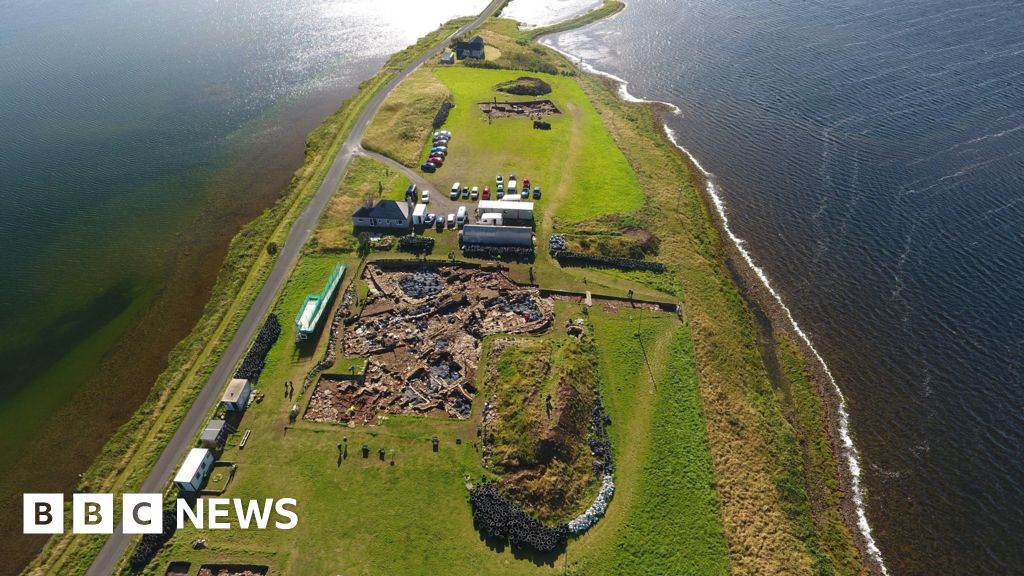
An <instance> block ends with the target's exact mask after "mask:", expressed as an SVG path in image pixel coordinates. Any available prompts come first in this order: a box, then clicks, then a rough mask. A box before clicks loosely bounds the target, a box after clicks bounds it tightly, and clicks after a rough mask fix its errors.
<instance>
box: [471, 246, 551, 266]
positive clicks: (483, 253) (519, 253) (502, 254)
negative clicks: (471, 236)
mask: <svg viewBox="0 0 1024 576" xmlns="http://www.w3.org/2000/svg"><path fill="white" fill-rule="evenodd" d="M462 255H463V256H465V257H467V258H480V259H483V260H506V261H512V262H533V258H534V254H533V248H527V247H525V246H483V245H480V244H465V245H463V246H462Z"/></svg>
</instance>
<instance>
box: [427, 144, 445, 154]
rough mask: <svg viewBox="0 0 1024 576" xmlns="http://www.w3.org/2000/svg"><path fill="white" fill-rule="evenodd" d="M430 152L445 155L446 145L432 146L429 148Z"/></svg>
mask: <svg viewBox="0 0 1024 576" xmlns="http://www.w3.org/2000/svg"><path fill="white" fill-rule="evenodd" d="M430 154H431V155H434V154H437V155H438V156H446V155H447V154H448V147H447V146H434V147H433V148H431V149H430Z"/></svg>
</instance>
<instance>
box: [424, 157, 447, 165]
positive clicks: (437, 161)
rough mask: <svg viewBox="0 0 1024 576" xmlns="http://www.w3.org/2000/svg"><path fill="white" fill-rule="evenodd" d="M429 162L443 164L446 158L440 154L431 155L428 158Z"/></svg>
mask: <svg viewBox="0 0 1024 576" xmlns="http://www.w3.org/2000/svg"><path fill="white" fill-rule="evenodd" d="M427 162H433V163H434V164H435V165H436V166H441V165H442V164H444V158H441V157H440V156H431V157H430V158H427Z"/></svg>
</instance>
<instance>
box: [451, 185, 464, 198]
mask: <svg viewBox="0 0 1024 576" xmlns="http://www.w3.org/2000/svg"><path fill="white" fill-rule="evenodd" d="M460 190H462V185H461V184H460V183H458V182H456V183H455V184H452V194H451V198H452V200H458V198H459V191H460Z"/></svg>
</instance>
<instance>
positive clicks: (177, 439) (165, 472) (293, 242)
mask: <svg viewBox="0 0 1024 576" xmlns="http://www.w3.org/2000/svg"><path fill="white" fill-rule="evenodd" d="M502 2H503V0H493V1H492V2H491V3H490V4H488V5H487V7H486V8H484V10H483V11H482V12H481V13H480V15H479V16H477V18H476V19H475V20H473V21H472V22H470V23H468V24H466V25H465V26H463V27H461V28H459V29H458V30H456V31H455V33H454V34H452V36H449V37H448V38H446V39H445V40H443V41H441V42H440V43H439V44H437V45H436V46H434V47H433V48H431V49H430V50H429V51H428V52H427V53H426V54H424V55H423V56H421V57H420V58H418V59H417V60H416V61H415V62H413V63H412V64H410V65H409V66H408V67H406V68H405V69H404V70H402V71H401V72H400V73H399V74H398V75H397V76H395V77H394V78H393V79H392V80H391V81H390V82H388V83H387V84H386V85H385V86H384V88H382V89H381V90H379V91H378V92H377V94H376V95H374V96H373V98H371V99H370V101H369V103H368V104H367V106H366V108H365V109H364V110H363V112H362V114H360V116H359V119H358V120H356V123H355V125H354V126H353V127H352V130H351V132H349V135H348V137H347V138H346V139H345V142H344V143H343V144H342V146H341V149H340V150H339V151H338V155H337V156H335V158H334V163H333V164H331V168H330V170H329V171H328V172H327V177H326V178H324V181H323V184H321V185H320V188H319V189H318V190H317V192H316V195H315V196H314V197H313V199H312V200H311V201H310V203H309V205H308V206H307V207H306V209H305V210H303V212H302V214H301V215H300V216H299V218H298V220H296V221H295V224H294V225H293V226H292V229H291V230H290V231H289V232H288V239H287V240H286V241H285V244H284V246H283V247H282V248H281V252H280V254H279V256H278V258H277V262H275V263H274V267H273V269H271V271H270V277H269V278H268V279H267V282H266V284H264V286H263V288H262V289H261V290H260V293H259V295H257V296H256V301H255V302H254V303H253V305H252V308H250V309H249V313H248V314H246V316H245V319H244V320H243V321H242V325H241V326H240V327H239V329H238V332H237V333H236V334H235V337H234V338H232V340H231V343H230V344H228V347H227V350H225V352H224V356H223V357H222V358H221V360H220V362H219V363H218V364H217V367H216V368H215V369H214V371H213V374H211V375H210V378H209V379H208V380H207V381H206V384H204V385H203V389H202V391H200V393H199V396H198V397H197V398H196V401H195V403H194V404H193V405H192V408H191V409H190V410H189V411H188V414H186V415H185V419H184V420H183V421H182V423H181V426H180V427H179V428H178V430H177V432H175V434H174V436H173V437H172V438H171V441H170V443H168V444H167V447H166V448H164V451H163V453H161V454H160V458H159V459H158V460H157V462H156V465H154V466H153V470H151V471H150V473H149V476H147V477H146V480H145V481H143V483H142V487H141V489H140V492H154V493H156V492H163V490H164V487H165V486H166V485H167V482H168V480H169V479H170V478H171V475H172V474H173V472H174V470H175V467H176V466H177V464H178V462H179V461H180V460H181V458H182V456H183V455H184V453H185V451H186V450H187V449H189V448H191V447H192V445H193V444H192V443H193V441H194V438H195V436H196V434H198V433H199V430H200V427H201V426H202V425H203V424H204V423H205V422H206V417H207V415H208V414H209V412H210V409H211V407H212V406H213V403H214V402H216V401H217V400H218V398H219V396H220V392H221V389H222V388H223V386H224V385H225V384H226V383H227V381H228V378H229V377H230V376H231V374H232V372H233V371H234V369H235V366H236V365H238V362H239V361H240V360H241V358H242V354H244V353H245V351H246V348H247V346H248V345H249V342H250V341H251V340H252V338H253V337H254V336H255V335H256V331H257V330H258V329H259V327H260V324H261V322H262V321H263V319H264V317H266V315H267V313H268V312H269V311H270V308H271V306H272V305H273V303H274V300H275V299H276V298H277V294H278V292H279V291H280V289H281V286H282V285H284V281H285V279H287V278H288V275H289V274H290V273H291V271H292V269H293V268H294V267H295V263H296V262H297V261H298V258H299V252H300V251H301V250H302V247H303V246H305V244H306V242H307V241H309V237H310V234H311V233H312V232H313V229H314V228H315V227H316V223H317V221H319V219H320V215H321V214H322V213H323V211H324V209H325V208H326V207H327V202H328V201H329V200H330V198H331V195H332V194H333V193H334V191H335V190H337V188H338V184H339V183H340V182H341V177H342V176H343V175H344V174H345V170H346V169H348V165H349V162H351V160H352V158H353V156H355V155H356V154H359V153H360V152H361V146H360V142H362V140H363V134H364V133H365V132H366V127H367V126H368V125H369V124H370V121H371V120H372V119H373V117H374V115H376V113H377V110H378V109H379V108H380V105H381V103H382V102H384V98H385V97H387V95H388V93H390V92H391V91H392V90H393V89H394V88H395V86H397V85H398V84H399V83H400V82H401V81H402V80H404V79H405V78H406V77H408V76H409V74H411V73H412V72H413V71H414V70H415V69H416V68H418V67H419V66H420V65H422V64H423V63H424V62H426V61H427V60H428V59H430V58H433V57H435V56H437V55H438V54H439V53H440V52H441V50H443V49H444V48H445V47H446V46H447V45H448V42H449V40H450V39H451V38H452V37H454V36H461V35H462V34H465V33H466V32H468V31H469V30H472V29H473V28H476V27H477V26H479V25H480V24H481V23H483V21H484V20H486V19H487V18H488V17H489V16H491V15H492V14H493V13H494V12H495V11H496V10H497V9H498V7H499V6H500V5H501V4H502ZM131 539H132V537H131V536H130V535H126V534H124V533H123V532H122V531H121V528H120V526H118V527H117V528H116V529H115V532H114V533H113V534H112V535H111V536H110V537H109V538H107V542H106V543H105V544H104V545H103V549H102V550H100V553H99V555H98V556H97V557H96V559H95V560H94V561H93V563H92V566H90V567H89V571H88V572H86V576H105V575H109V574H112V573H113V571H114V568H115V567H116V566H117V562H118V560H120V558H121V557H122V556H123V555H124V553H125V550H126V549H127V548H128V544H129V543H131Z"/></svg>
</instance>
